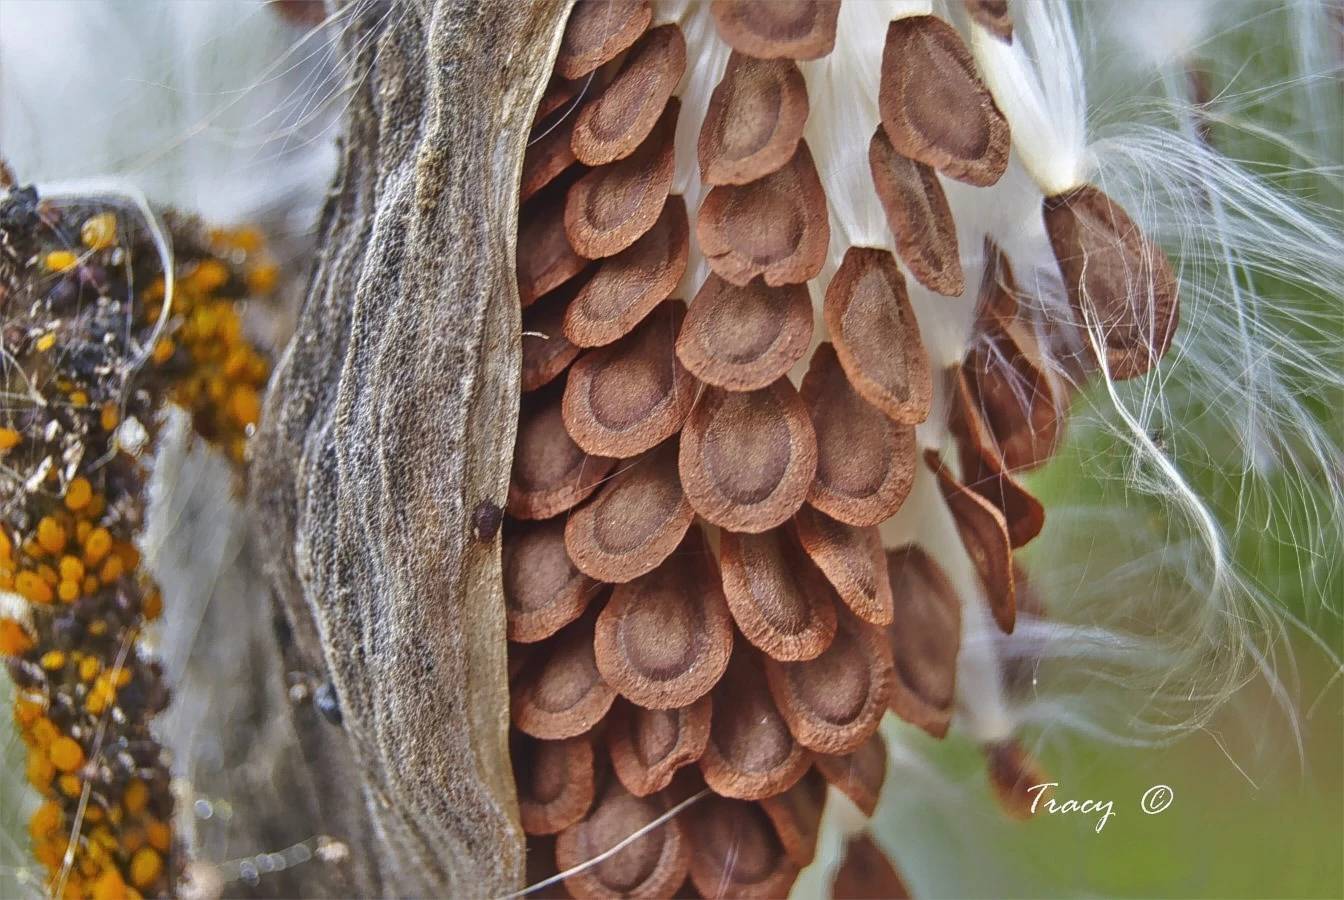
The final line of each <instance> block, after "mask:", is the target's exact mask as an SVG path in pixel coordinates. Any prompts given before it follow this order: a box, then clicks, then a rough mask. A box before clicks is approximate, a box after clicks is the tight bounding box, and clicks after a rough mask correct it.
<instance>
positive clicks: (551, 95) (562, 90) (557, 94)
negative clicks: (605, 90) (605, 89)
mask: <svg viewBox="0 0 1344 900" xmlns="http://www.w3.org/2000/svg"><path fill="white" fill-rule="evenodd" d="M589 87H591V85H590V84H589V83H588V81H587V79H579V80H577V81H570V80H569V79H568V78H561V77H560V76H558V75H554V76H552V77H551V80H550V82H549V83H547V85H546V92H545V93H544V94H542V95H541V102H540V103H539V104H538V105H537V114H536V115H535V116H533V118H532V127H533V128H534V129H535V128H537V126H539V125H541V124H542V123H543V122H545V121H546V120H547V119H549V118H550V117H551V115H552V114H554V113H557V112H559V111H560V110H561V109H569V107H570V106H571V105H572V104H573V103H574V101H575V100H576V99H578V97H579V95H580V94H582V93H583V92H584V91H585V90H587V89H588V88H589ZM570 112H572V110H570ZM565 118H569V116H568V115H566V116H565ZM547 124H553V123H547ZM528 152H529V153H530V152H531V149H530V145H529V150H528ZM523 162H524V163H526V162H527V159H526V158H524V159H523Z"/></svg>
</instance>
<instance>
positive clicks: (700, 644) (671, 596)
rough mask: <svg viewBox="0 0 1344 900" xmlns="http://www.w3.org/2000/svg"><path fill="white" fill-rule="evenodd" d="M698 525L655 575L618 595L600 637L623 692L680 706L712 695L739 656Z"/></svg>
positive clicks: (598, 647)
mask: <svg viewBox="0 0 1344 900" xmlns="http://www.w3.org/2000/svg"><path fill="white" fill-rule="evenodd" d="M712 562H713V556H711V555H710V553H709V548H708V547H707V546H706V545H705V543H704V537H703V536H702V535H701V534H700V531H699V529H698V528H693V529H691V531H690V532H689V533H688V534H687V535H686V539H685V540H684V541H682V543H681V546H680V547H679V548H678V552H676V553H674V554H673V555H672V556H671V557H669V558H668V559H667V560H666V561H665V562H664V563H663V564H662V565H660V566H659V567H658V568H656V569H654V570H653V571H652V572H650V573H648V574H647V575H643V576H640V577H639V578H636V579H635V580H634V581H631V582H630V583H629V584H622V585H619V586H617V588H616V589H615V590H614V591H612V594H611V601H610V602H609V603H607V607H606V609H604V610H603V611H602V614H601V615H599V616H598V617H597V630H596V632H595V633H594V635H593V647H594V652H595V653H596V659H597V667H598V669H599V670H600V671H601V672H602V675H603V677H604V678H605V679H606V681H607V683H608V684H610V685H611V686H612V687H613V688H615V689H616V690H617V691H619V692H620V693H621V695H622V696H623V697H625V698H627V699H629V700H631V701H632V702H634V703H638V704H639V705H640V706H646V707H648V708H650V709H677V708H679V707H682V706H687V705H689V704H691V703H694V702H695V701H696V700H699V699H700V698H701V697H703V696H705V695H706V694H707V693H709V690H710V688H712V687H713V686H714V684H715V683H716V682H717V681H718V680H719V677H720V676H721V675H722V674H723V671H724V669H725V668H727V666H728V658H729V656H731V655H732V651H733V620H732V616H731V615H729V613H728V604H727V603H726V602H725V601H724V598H723V590H722V588H721V587H720V586H719V577H718V573H717V571H716V570H715V568H714V566H713V565H712Z"/></svg>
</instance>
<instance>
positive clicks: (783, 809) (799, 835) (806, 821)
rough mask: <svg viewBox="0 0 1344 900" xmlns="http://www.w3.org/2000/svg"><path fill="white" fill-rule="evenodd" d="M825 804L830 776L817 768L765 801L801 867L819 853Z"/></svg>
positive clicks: (788, 850) (764, 806)
mask: <svg viewBox="0 0 1344 900" xmlns="http://www.w3.org/2000/svg"><path fill="white" fill-rule="evenodd" d="M825 808H826V779H825V778H822V777H821V774H820V773H819V772H817V770H816V769H812V770H810V771H809V772H808V773H807V774H806V775H804V776H803V777H802V778H800V779H798V783H797V784H795V785H794V786H793V787H791V788H789V789H788V790H787V791H783V792H782V793H779V794H775V796H773V797H766V798H765V799H764V800H762V801H761V809H763V810H765V814H766V815H767V816H769V817H770V822H771V823H772V824H773V825H774V826H775V834H776V835H778V837H779V842H780V843H781V844H783V845H784V852H785V853H787V854H789V858H790V859H792V860H793V862H794V864H795V865H796V866H798V867H799V868H800V869H801V868H804V867H806V866H809V865H811V864H812V860H813V859H814V858H815V857H816V855H817V834H818V832H820V830H821V814H822V812H823V811H824V810H825Z"/></svg>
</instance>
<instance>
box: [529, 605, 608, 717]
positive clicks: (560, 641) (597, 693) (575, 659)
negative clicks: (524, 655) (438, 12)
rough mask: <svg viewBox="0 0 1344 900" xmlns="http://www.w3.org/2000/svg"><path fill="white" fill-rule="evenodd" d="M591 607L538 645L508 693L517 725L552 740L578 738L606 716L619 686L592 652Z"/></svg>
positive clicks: (592, 617)
mask: <svg viewBox="0 0 1344 900" xmlns="http://www.w3.org/2000/svg"><path fill="white" fill-rule="evenodd" d="M593 619H594V616H593V614H592V612H591V609H590V611H589V613H588V614H587V615H585V616H583V618H581V619H579V620H578V621H576V622H574V623H573V624H572V625H569V626H566V627H565V628H564V629H562V630H561V632H560V633H559V634H557V635H556V636H555V638H553V639H552V640H551V641H549V642H548V643H546V644H543V645H540V646H538V647H537V649H536V650H534V651H533V652H532V654H531V656H530V657H529V659H528V660H527V663H526V664H525V665H524V666H523V670H522V671H521V672H519V673H518V677H517V678H516V679H514V682H513V685H512V687H511V690H510V693H511V695H512V703H511V709H512V714H513V724H514V726H516V727H517V729H518V730H519V731H521V732H523V733H524V734H529V735H531V736H532V737H535V738H541V739H543V740H548V741H562V740H565V739H566V738H572V737H577V736H578V735H581V734H583V733H585V732H587V731H589V730H591V729H592V727H593V726H594V725H596V724H597V723H598V722H600V721H601V720H602V717H603V716H605V715H606V714H607V710H609V709H610V708H611V704H612V701H614V700H615V699H616V691H615V690H613V689H612V688H611V686H610V685H608V684H607V683H606V682H605V681H603V680H602V673H601V672H600V671H599V670H598V668H597V660H596V657H595V656H594V654H593V638H592V633H593Z"/></svg>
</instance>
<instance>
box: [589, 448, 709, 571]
mask: <svg viewBox="0 0 1344 900" xmlns="http://www.w3.org/2000/svg"><path fill="white" fill-rule="evenodd" d="M694 518H695V510H694V509H692V508H691V504H690V502H689V501H688V500H687V499H686V497H685V495H683V494H682V492H681V480H680V479H679V478H678V476H677V442H676V440H675V439H670V440H667V441H664V442H663V444H662V445H660V446H659V447H657V448H655V449H653V450H650V451H649V452H648V453H646V454H644V455H643V456H641V457H639V458H637V459H633V460H629V461H627V462H625V463H622V468H621V469H620V470H619V471H617V473H616V474H615V475H614V476H613V477H612V479H611V480H610V481H609V482H607V483H606V484H605V485H603V487H602V490H600V491H599V492H598V493H597V496H596V497H594V498H593V500H592V502H591V503H588V504H587V505H585V506H582V507H580V508H579V509H577V510H575V511H574V512H573V513H572V514H571V515H570V517H569V521H568V522H566V523H565V546H566V547H567V548H568V550H569V557H570V559H573V560H574V565H576V566H577V567H578V568H579V570H580V571H582V572H584V573H585V574H587V575H589V576H591V577H593V578H596V579H597V580H599V581H605V582H608V583H611V584H622V583H624V582H627V581H631V580H632V579H634V578H637V577H638V576H640V575H643V574H644V573H645V572H650V571H652V570H653V569H654V568H656V567H657V566H658V564H659V563H661V562H662V561H663V560H665V559H667V557H668V555H669V554H671V553H672V551H673V550H675V549H676V548H677V545H678V544H680V543H681V539H682V537H683V536H684V535H685V534H686V529H687V528H689V527H690V525H691V521H692V520H693V519H694Z"/></svg>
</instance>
